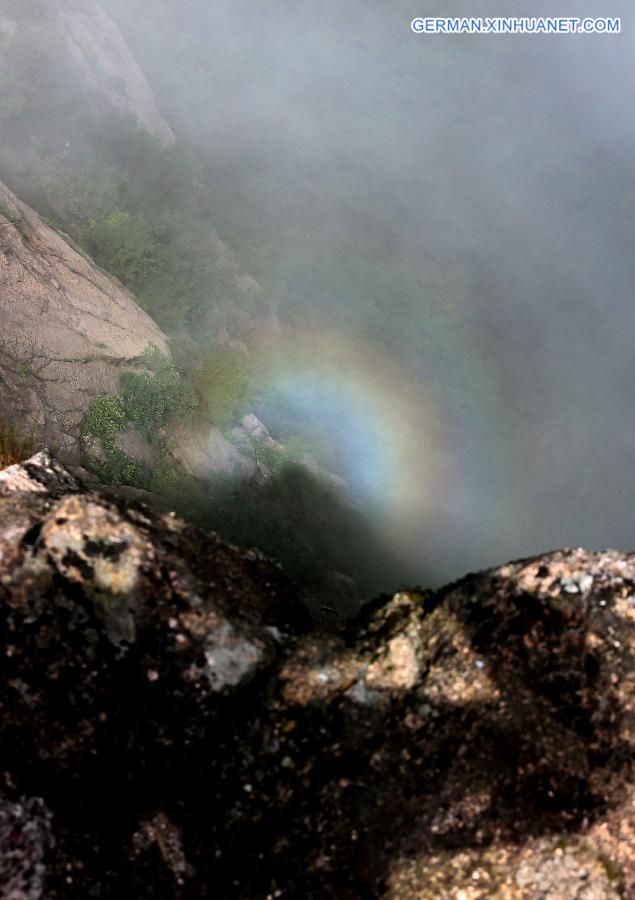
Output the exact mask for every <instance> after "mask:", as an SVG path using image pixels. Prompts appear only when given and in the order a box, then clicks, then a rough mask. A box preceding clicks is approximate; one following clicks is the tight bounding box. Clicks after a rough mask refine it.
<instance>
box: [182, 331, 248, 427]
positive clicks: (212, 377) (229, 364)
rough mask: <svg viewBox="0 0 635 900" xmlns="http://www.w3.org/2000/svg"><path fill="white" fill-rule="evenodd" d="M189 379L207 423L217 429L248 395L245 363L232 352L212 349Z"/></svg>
mask: <svg viewBox="0 0 635 900" xmlns="http://www.w3.org/2000/svg"><path fill="white" fill-rule="evenodd" d="M192 378H193V381H194V384H195V385H196V387H197V389H198V391H199V393H200V394H201V397H202V398H203V400H204V402H205V406H206V412H207V416H208V418H209V420H210V421H211V422H212V423H213V424H214V425H217V426H219V427H222V426H223V425H225V424H227V422H228V421H229V420H230V419H231V417H232V414H233V413H234V411H235V410H236V408H237V407H238V406H240V404H241V403H244V402H245V400H246V399H247V397H248V394H249V386H250V378H249V368H248V365H247V360H246V359H245V357H244V356H243V355H242V353H238V352H237V351H235V350H229V349H226V348H216V349H215V350H213V351H212V352H211V353H210V354H209V356H208V358H207V359H206V361H205V362H204V363H203V365H202V366H201V367H200V368H199V369H197V371H196V372H195V373H194V374H193V376H192Z"/></svg>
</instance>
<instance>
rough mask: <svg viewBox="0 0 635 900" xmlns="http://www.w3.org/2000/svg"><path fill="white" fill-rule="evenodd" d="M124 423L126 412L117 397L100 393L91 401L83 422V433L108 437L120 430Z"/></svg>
mask: <svg viewBox="0 0 635 900" xmlns="http://www.w3.org/2000/svg"><path fill="white" fill-rule="evenodd" d="M125 423H126V413H125V411H124V408H123V406H122V404H121V400H120V399H119V397H115V396H114V394H100V396H99V397H95V399H94V400H92V401H91V404H90V406H89V407H88V414H87V416H86V421H85V423H84V433H85V434H92V435H93V436H94V437H100V438H108V437H110V435H113V434H116V433H117V432H118V431H121V430H122V428H123V427H124V425H125Z"/></svg>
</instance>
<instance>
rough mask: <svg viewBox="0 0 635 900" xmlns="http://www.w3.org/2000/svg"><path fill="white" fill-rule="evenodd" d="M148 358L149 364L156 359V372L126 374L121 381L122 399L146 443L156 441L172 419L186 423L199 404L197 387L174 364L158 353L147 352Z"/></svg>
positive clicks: (129, 416)
mask: <svg viewBox="0 0 635 900" xmlns="http://www.w3.org/2000/svg"><path fill="white" fill-rule="evenodd" d="M155 349H156V348H155ZM153 354H154V355H153ZM157 354H158V356H157ZM146 356H147V359H148V360H149V361H152V359H154V363H155V365H157V369H156V371H155V372H151V373H139V372H124V374H123V375H122V376H121V379H120V383H121V398H122V400H123V405H124V408H125V412H126V415H127V416H128V418H129V419H130V420H131V421H132V422H134V423H135V425H136V426H137V428H138V429H139V431H140V432H141V434H142V435H143V436H144V437H145V438H146V440H148V441H152V440H153V439H155V438H156V432H157V430H158V429H160V428H163V427H165V425H166V424H167V422H168V419H169V418H171V417H172V416H174V417H178V418H180V419H186V418H187V416H188V415H189V413H190V412H191V411H192V410H193V409H194V408H195V406H196V402H197V401H196V392H195V390H194V387H193V386H192V385H191V384H190V383H189V382H188V381H185V380H184V379H183V378H182V376H181V373H180V372H179V370H178V369H177V368H176V366H175V365H173V363H171V362H170V361H169V360H167V359H166V358H165V357H162V356H161V354H160V352H159V351H158V350H156V352H155V351H153V350H149V351H146ZM161 360H162V361H161Z"/></svg>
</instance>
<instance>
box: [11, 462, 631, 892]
mask: <svg viewBox="0 0 635 900" xmlns="http://www.w3.org/2000/svg"><path fill="white" fill-rule="evenodd" d="M29 465H30V472H29V475H28V479H27V478H26V476H25V475H24V473H21V472H20V471H19V470H17V469H14V470H13V471H12V472H11V473H10V475H9V476H8V477H5V479H4V482H3V484H4V488H3V490H2V493H1V494H0V660H1V662H0V676H1V677H0V709H1V712H2V715H1V716H0V759H1V760H2V764H1V766H0V779H1V781H0V873H3V874H4V873H7V872H8V873H10V877H11V878H13V879H14V882H9V883H10V884H12V883H15V884H17V885H18V887H19V890H21V891H22V893H17V894H15V896H19V897H22V896H24V897H29V898H31V897H34V898H36V897H40V896H41V897H51V898H55V897H60V898H61V897H64V898H68V897H78V898H79V897H81V898H86V897H122V896H126V897H138V898H149V897H153V898H154V897H161V898H164V897H165V898H174V897H176V898H179V897H180V898H190V897H219V898H221V897H222V898H224V900H225V898H241V900H242V898H244V900H247V898H248V900H258V898H262V900H265V898H276V897H298V898H324V897H337V898H338V900H339V898H345V900H346V898H351V900H352V898H356V900H357V898H374V897H386V898H392V900H412V898H419V900H428V898H430V900H432V898H434V900H437V898H455V900H474V898H486V897H495V898H500V900H503V898H527V900H530V898H550V900H557V898H563V900H569V898H571V900H574V898H575V900H595V898H598V900H600V898H601V900H609V898H618V897H622V898H630V897H634V896H635V783H634V780H633V771H632V763H633V750H634V744H635V674H634V672H635V669H634V667H633V650H634V648H635V600H634V595H635V556H629V555H625V554H621V553H617V552H606V553H585V552H584V551H582V550H563V551H558V552H554V553H551V554H547V555H545V556H543V557H540V558H537V559H530V560H522V561H519V562H514V563H510V564H508V565H506V566H503V567H501V568H499V569H495V570H491V571H488V572H484V573H482V574H479V575H470V576H468V577H466V578H465V579H463V580H462V581H460V582H458V583H457V584H455V585H452V586H450V587H448V588H445V589H444V590H441V591H439V592H436V593H434V594H433V593H428V592H410V593H401V594H397V595H396V596H394V597H393V598H392V599H388V598H384V599H383V600H381V601H377V602H376V603H373V604H370V605H369V606H368V607H367V608H366V609H365V610H364V611H363V613H362V615H361V616H360V618H359V619H358V620H357V622H355V623H353V625H349V626H347V627H346V628H345V629H342V630H338V631H333V632H330V633H317V632H313V631H310V630H308V629H307V628H305V626H304V624H303V618H302V615H301V612H300V609H299V607H298V606H297V605H296V603H295V600H294V592H293V588H292V586H291V585H290V584H289V583H288V582H287V581H286V580H285V578H284V577H283V575H282V573H280V572H279V570H277V569H275V568H273V567H271V566H270V565H269V564H268V563H267V562H266V561H264V560H262V559H261V558H260V557H259V556H258V554H255V553H243V552H241V551H239V550H237V549H235V548H231V547H227V546H226V545H224V544H223V543H222V542H221V541H220V540H218V539H217V538H216V537H214V536H206V535H204V534H202V533H200V532H197V531H196V530H194V529H192V528H190V527H189V526H186V525H185V524H184V523H182V522H180V521H179V520H177V519H176V518H174V517H172V516H169V515H167V516H160V515H157V514H154V513H151V512H150V511H148V510H147V509H145V508H144V507H142V506H140V505H136V504H134V503H127V502H125V501H123V500H117V499H115V498H113V497H104V496H102V495H99V494H93V493H90V492H77V491H76V490H74V488H73V485H72V483H71V482H69V483H68V484H66V485H64V484H61V487H60V489H59V490H58V491H52V492H43V491H42V490H41V489H40V488H41V485H42V484H43V483H45V482H46V479H47V478H49V476H50V472H51V471H53V467H52V464H51V462H50V461H49V460H48V459H47V458H46V457H45V456H44V457H40V458H39V459H38V460H32V461H30V464H29ZM38 466H40V467H43V468H44V469H45V470H47V473H48V474H46V475H42V476H41V477H37V476H36V475H35V474H34V472H35V470H36V469H37V467H38ZM29 481H30V482H32V483H33V484H35V485H36V487H35V489H34V490H28V489H27V484H28V482H29ZM11 482H13V483H15V484H18V485H19V487H20V490H13V491H12V490H10V486H11V484H10V483H11ZM38 486H39V487H38ZM68 490H70V491H71V492H70V493H66V491H68ZM5 877H6V876H5ZM16 879H18V880H16ZM19 879H22V881H19ZM23 883H24V885H25V887H24V888H23V887H22V886H21V885H22V884H23ZM4 896H13V895H11V894H7V893H6V892H5V894H4Z"/></svg>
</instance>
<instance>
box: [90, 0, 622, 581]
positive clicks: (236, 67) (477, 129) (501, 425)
mask: <svg viewBox="0 0 635 900" xmlns="http://www.w3.org/2000/svg"><path fill="white" fill-rule="evenodd" d="M108 6H109V7H110V8H111V10H112V11H113V13H114V14H115V15H116V16H117V17H118V19H119V21H120V23H121V25H122V28H123V29H124V31H125V33H126V35H127V38H128V40H129V42H130V43H131V44H132V45H133V47H134V48H135V51H136V53H137V54H138V56H139V58H140V59H141V60H142V64H143V66H144V68H145V71H146V72H147V74H148V75H149V77H150V80H151V81H152V83H153V85H154V87H155V90H156V91H157V93H158V95H159V100H160V102H161V103H162V104H163V107H164V110H165V111H166V113H167V115H168V117H169V118H170V121H173V122H174V123H175V126H176V127H177V128H178V129H179V130H180V131H181V133H183V134H186V135H187V136H188V137H189V138H190V139H191V140H193V141H194V142H195V143H197V144H199V145H200V146H203V147H204V148H205V150H206V153H207V154H208V159H209V165H210V166H211V167H213V168H214V170H215V174H216V179H217V185H218V209H219V226H220V227H221V229H222V230H223V233H224V234H225V235H226V236H227V237H228V239H229V240H231V241H233V242H234V244H235V245H236V246H237V247H238V249H239V252H242V253H243V256H244V261H245V264H246V265H247V266H250V267H251V269H252V270H253V271H254V274H255V275H256V277H260V278H262V279H263V280H264V281H265V282H267V283H269V284H271V285H275V286H276V287H277V288H278V290H279V292H280V294H281V296H282V298H283V299H282V306H283V310H284V312H285V313H286V315H287V316H288V317H290V318H293V317H294V316H300V317H302V318H303V319H304V320H305V322H308V323H310V325H309V326H308V327H309V328H310V329H315V330H321V329H322V328H323V326H324V324H325V323H326V322H328V324H329V326H330V327H333V324H334V323H337V327H338V328H339V329H341V331H342V332H343V333H346V332H347V329H350V330H351V331H353V332H354V333H355V335H356V337H359V335H360V334H366V335H368V336H370V337H372V339H373V341H378V342H379V343H380V344H381V346H382V347H383V351H382V352H384V353H385V354H386V357H388V358H392V359H399V360H401V361H402V362H405V363H407V367H408V372H409V373H410V377H416V378H417V379H418V386H419V388H420V391H421V396H422V398H424V399H425V401H426V402H427V403H429V402H431V401H432V402H433V403H434V404H435V405H436V407H437V409H438V411H439V413H440V416H441V419H442V420H443V423H444V424H443V427H442V429H441V433H439V434H432V435H427V437H428V438H429V439H430V440H433V441H438V442H440V443H441V445H442V446H443V448H444V450H445V453H446V454H447V456H448V457H449V458H451V460H452V471H453V475H452V483H450V484H447V483H445V484H444V485H443V489H442V490H440V491H439V494H438V496H437V497H436V498H435V500H436V510H431V509H430V508H429V507H428V508H426V509H425V510H422V515H421V516H420V517H419V519H418V521H417V522H415V523H414V524H412V523H411V526H410V530H409V547H408V553H409V555H410V557H411V558H412V559H413V561H414V562H415V565H418V566H420V570H421V572H422V575H430V574H432V577H433V578H447V577H449V576H452V575H458V574H460V573H461V572H462V571H464V570H465V569H467V568H471V567H478V566H483V565H486V564H489V563H494V562H497V561H502V560H504V559H506V558H508V557H517V556H519V555H520V556H522V555H528V554H531V553H534V552H536V551H539V550H544V549H548V548H551V547H556V546H562V545H585V546H587V547H589V548H602V547H606V546H617V547H622V548H630V547H632V546H633V545H634V544H635V524H634V522H633V516H632V485H633V476H632V462H633V449H634V440H635V424H634V422H633V416H632V382H633V354H632V346H631V345H632V336H633V333H634V325H635V323H634V321H633V318H634V312H633V309H634V307H633V300H632V292H633V283H634V282H633V274H634V273H633V266H634V254H633V249H634V248H633V209H634V206H633V194H634V187H635V183H634V181H633V150H634V149H635V148H634V146H633V145H634V138H635V132H634V121H633V111H632V104H631V103H630V95H631V92H632V87H633V75H634V70H635V62H634V57H633V52H632V50H633V45H632V34H631V32H630V31H629V10H628V8H627V6H626V5H625V4H624V3H617V4H613V6H612V8H611V10H606V11H603V12H604V13H605V14H610V15H620V14H621V15H622V16H623V32H622V34H620V35H619V36H599V35H590V36H573V35H566V36H553V35H547V36H544V37H538V36H528V35H527V36H523V35H521V36H505V37H502V36H491V37H490V36H480V37H479V36H448V37H441V36H415V35H413V34H411V33H410V31H409V27H408V26H409V22H410V19H411V18H412V16H413V15H426V14H427V15H432V14H438V13H439V12H440V10H439V9H438V8H437V7H436V6H435V5H434V4H431V3H428V2H422V3H419V4H413V3H398V4H381V3H377V2H375V3H370V4H369V3H364V4H361V3H347V4H336V3H326V4H324V3H321V4H315V3H309V2H303V3H299V4H298V3H296V4H292V5H291V4H288V3H283V2H270V3H264V4H258V6H257V8H254V5H253V4H251V3H248V2H246V0H245V2H240V0H238V2H236V0H232V2H231V3H229V2H216V3H213V4H208V3H207V2H204V3H203V2H199V3H193V2H190V3H185V4H183V3H179V4H178V5H177V4H171V3H170V2H163V3H160V4H157V3H153V4H151V5H150V4H148V3H143V2H141V3H140V2H136V3H135V2H133V3H129V2H126V3H125V4H122V3H119V2H117V0H110V2H109V3H108ZM461 11H463V12H464V13H469V14H473V13H474V12H475V10H473V9H472V7H471V5H469V8H468V5H466V4H460V5H459V7H456V9H453V10H452V13H453V14H454V13H457V14H460V12H461ZM446 12H447V11H446V10H443V13H444V14H446ZM481 12H483V14H488V15H496V14H504V15H524V14H526V10H525V9H524V8H523V7H522V4H520V3H509V2H506V3H504V4H501V3H495V2H493V3H490V4H489V5H488V7H487V10H485V11H481ZM541 13H542V14H549V13H551V14H555V11H554V10H553V9H552V8H551V6H550V5H549V4H546V3H544V4H540V8H539V9H536V8H532V15H538V14H541ZM598 14H599V13H598V8H597V4H592V3H579V2H577V3H576V2H574V3H570V4H569V5H568V7H567V15H580V16H582V15H598ZM254 245H257V250H256V251H255V252H254V250H253V247H254ZM259 253H260V256H259ZM262 257H265V263H264V264H263V262H262ZM374 346H376V344H375V345H374ZM413 373H415V375H414V376H413ZM433 427H434V426H433ZM422 437H423V436H422ZM416 452H417V448H416V447H413V453H416ZM421 452H423V450H422V451H421ZM428 477H429V478H430V479H431V481H432V482H434V480H435V474H434V473H429V476H428ZM411 488H412V492H413V493H414V494H416V493H417V491H418V490H419V489H420V486H418V485H417V484H415V483H413V484H412V485H411ZM403 539H404V538H403V536H400V540H402V541H403Z"/></svg>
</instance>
